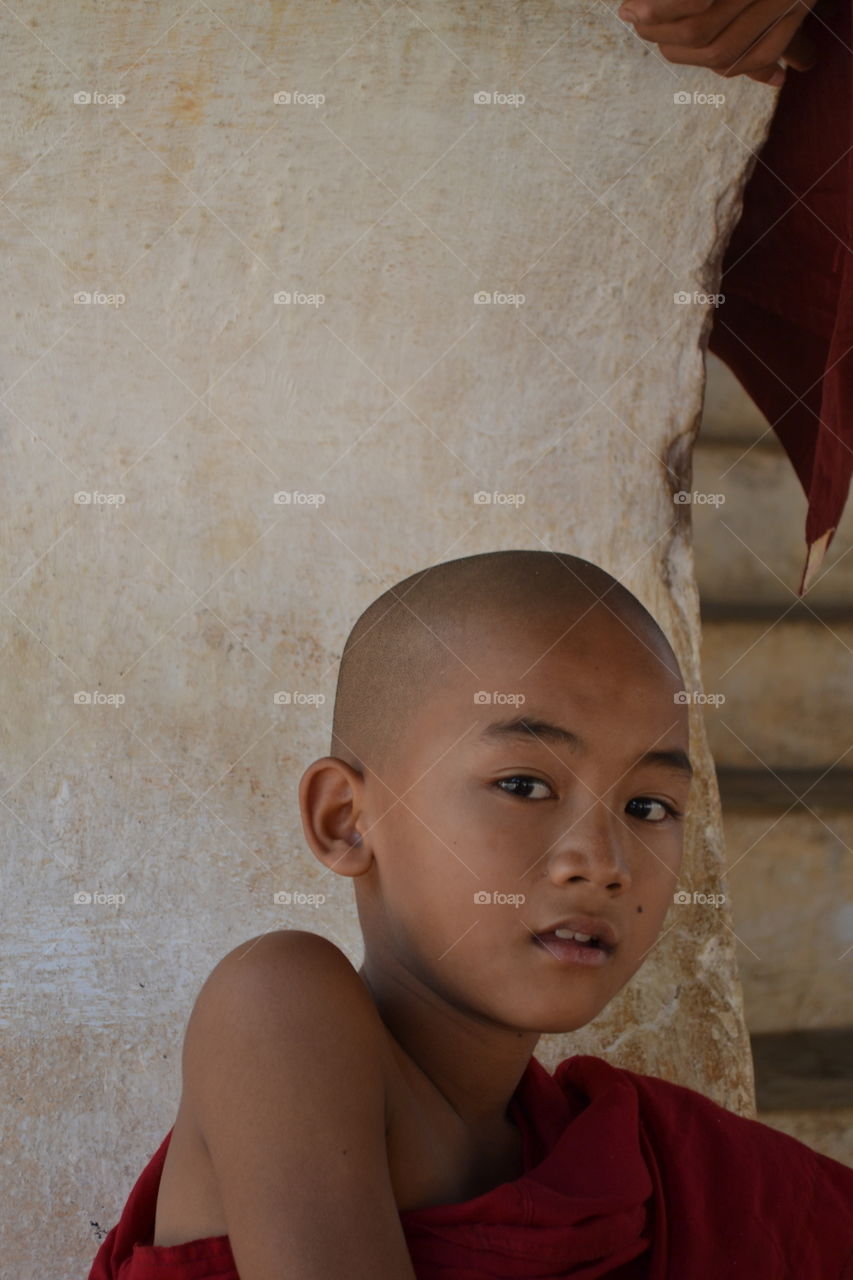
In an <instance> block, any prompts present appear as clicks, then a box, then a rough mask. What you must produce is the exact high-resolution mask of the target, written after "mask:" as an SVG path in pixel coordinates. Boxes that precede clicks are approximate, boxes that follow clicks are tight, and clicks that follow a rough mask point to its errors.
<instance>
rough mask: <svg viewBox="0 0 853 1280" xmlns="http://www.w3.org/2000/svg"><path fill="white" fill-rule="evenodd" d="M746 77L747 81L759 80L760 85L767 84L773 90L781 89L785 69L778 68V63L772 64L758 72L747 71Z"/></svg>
mask: <svg viewBox="0 0 853 1280" xmlns="http://www.w3.org/2000/svg"><path fill="white" fill-rule="evenodd" d="M746 76H747V78H748V79H749V80H759V81H760V82H761V83H762V84H769V85H771V86H772V87H773V88H774V89H781V87H782V85H783V84H784V83H785V68H784V67H780V66H779V63H778V62H774V63H773V64H772V66H769V67H761V68H760V69H759V70H758V71H747V72H746Z"/></svg>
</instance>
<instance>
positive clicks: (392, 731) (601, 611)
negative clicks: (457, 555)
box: [329, 550, 681, 774]
mask: <svg viewBox="0 0 853 1280" xmlns="http://www.w3.org/2000/svg"><path fill="white" fill-rule="evenodd" d="M589 611H592V613H593V614H594V615H595V617H596V618H597V619H601V618H602V617H604V618H608V619H609V620H610V622H612V624H613V626H615V627H619V626H622V627H625V628H627V630H628V631H630V632H631V633H632V634H633V635H634V636H636V637H637V638H638V639H639V640H640V641H642V642H643V643H644V644H645V645H646V646H647V647H648V648H649V649H650V650H651V651H652V652H653V653H654V654H655V655H656V656H658V657H659V658H660V661H661V663H662V664H663V666H664V667H665V668H666V669H667V670H668V671H669V672H670V673H671V674H672V675H674V676H675V677H676V678H678V679H679V680H680V679H681V673H680V671H679V667H678V662H677V660H676V658H675V654H674V653H673V651H672V648H671V646H670V644H669V641H668V640H667V638H666V636H665V635H664V633H663V631H662V630H661V628H660V627H659V626H658V624H657V622H656V621H655V619H654V618H653V617H652V615H651V614H650V613H649V612H648V610H647V609H645V608H644V606H643V605H642V604H641V603H640V601H639V600H638V599H637V598H636V596H634V595H632V594H631V592H630V591H628V590H627V588H625V587H623V586H622V585H621V583H619V582H618V581H617V580H616V579H615V578H614V577H612V575H611V574H609V573H607V572H606V570H604V569H602V568H600V567H599V566H598V565H595V564H592V563H591V562H590V561H589V560H582V559H581V558H580V557H579V556H572V555H567V554H564V553H558V552H554V551H533V550H529V551H528V550H517V551H515V550H509V551H490V552H485V553H483V554H482V555H473V556H464V557H462V558H461V559H459V560H448V561H445V563H443V564H438V565H433V566H430V567H429V568H426V569H421V570H418V572H417V573H413V574H411V575H410V576H409V577H408V578H404V579H403V581H402V582H399V583H397V585H396V586H393V587H390V588H389V589H388V590H387V591H385V592H384V593H383V594H382V595H381V596H379V598H378V599H376V600H374V601H373V603H372V604H371V605H369V606H368V607H367V609H365V611H364V612H363V613H362V614H361V616H360V617H359V618H358V620H357V621H356V623H355V625H354V626H353V628H352V630H351V631H350V633H349V636H348V637H347V641H346V644H345V645H344V651H343V654H342V655H341V663H340V669H339V672H338V683H337V690H336V693H335V708H334V714H333V718H332V737H331V749H330V753H329V754H330V755H333V756H337V757H338V758H339V759H342V760H345V761H347V763H349V764H350V765H352V766H353V767H354V768H357V769H359V770H361V771H363V770H364V769H365V768H369V769H370V770H372V771H373V772H374V773H376V774H381V773H382V772H383V770H384V768H385V765H386V762H387V760H388V758H389V754H390V753H391V752H392V751H393V750H394V749H395V748H400V747H401V745H402V743H403V741H404V738H405V734H406V731H407V728H408V725H409V724H410V722H411V719H412V716H413V713H414V712H415V711H416V709H417V707H418V706H419V705H421V704H422V703H423V702H424V701H425V700H427V699H430V698H433V697H436V696H437V695H438V693H439V692H440V690H441V688H442V686H443V684H444V683H445V680H446V677H447V676H448V674H449V673H450V672H451V671H452V670H453V669H454V668H456V669H457V670H458V669H459V667H460V664H461V665H462V666H467V665H468V663H469V662H470V661H472V660H474V661H475V660H476V652H477V646H478V645H479V646H480V647H485V646H486V645H490V646H492V647H494V646H495V645H498V646H499V645H500V642H501V637H502V635H506V634H507V633H508V632H510V631H515V632H520V631H524V632H532V631H533V629H534V627H535V626H537V624H540V623H547V624H549V626H551V627H553V626H554V625H555V624H559V625H560V627H561V630H565V629H567V628H569V627H571V626H572V624H573V623H576V622H579V621H580V620H581V619H582V618H583V617H584V615H585V614H587V612H589ZM469 669H470V668H469ZM471 674H472V678H473V677H474V676H475V673H474V672H473V671H472V673H471ZM508 674H509V673H508ZM513 674H514V673H513Z"/></svg>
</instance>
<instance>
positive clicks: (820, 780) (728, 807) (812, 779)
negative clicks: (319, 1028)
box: [716, 766, 853, 817]
mask: <svg viewBox="0 0 853 1280" xmlns="http://www.w3.org/2000/svg"><path fill="white" fill-rule="evenodd" d="M716 773H717V786H718V787H719V791H720V801H721V804H722V806H723V812H724V813H732V814H733V815H735V816H740V815H742V814H753V813H771V814H773V815H775V816H778V817H781V816H782V814H783V813H784V812H786V811H787V810H788V809H789V808H791V806H793V807H794V809H800V810H803V809H806V810H808V809H811V810H814V811H815V812H816V813H818V814H820V813H821V812H822V811H825V810H835V811H845V812H853V769H842V768H835V769H830V770H829V771H828V772H827V771H825V770H822V769H778V770H776V771H773V770H771V769H726V768H722V767H720V766H718V767H717V770H716Z"/></svg>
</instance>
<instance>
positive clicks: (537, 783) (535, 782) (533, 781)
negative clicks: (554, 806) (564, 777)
mask: <svg viewBox="0 0 853 1280" xmlns="http://www.w3.org/2000/svg"><path fill="white" fill-rule="evenodd" d="M505 782H509V783H513V782H518V783H520V784H521V786H522V787H531V786H533V787H544V788H545V790H546V791H550V790H551V788H550V787H549V786H548V783H547V782H543V781H542V779H541V778H533V777H531V776H530V775H529V774H526V773H517V774H516V775H515V776H514V777H512V778H500V779H499V781H498V782H497V784H496V785H497V786H499V787H500V788H501V790H503V784H504V783H505ZM507 795H510V796H518V797H519V799H521V800H531V799H533V797H532V796H531V795H530V794H529V792H524V793H522V792H520V791H508V792H507Z"/></svg>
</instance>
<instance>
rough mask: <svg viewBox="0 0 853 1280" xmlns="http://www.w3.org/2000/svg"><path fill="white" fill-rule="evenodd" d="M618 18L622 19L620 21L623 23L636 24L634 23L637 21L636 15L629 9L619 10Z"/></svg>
mask: <svg viewBox="0 0 853 1280" xmlns="http://www.w3.org/2000/svg"><path fill="white" fill-rule="evenodd" d="M619 17H620V18H621V19H622V21H623V22H636V21H637V15H636V13H633V12H632V11H631V10H630V9H620V10H619Z"/></svg>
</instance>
